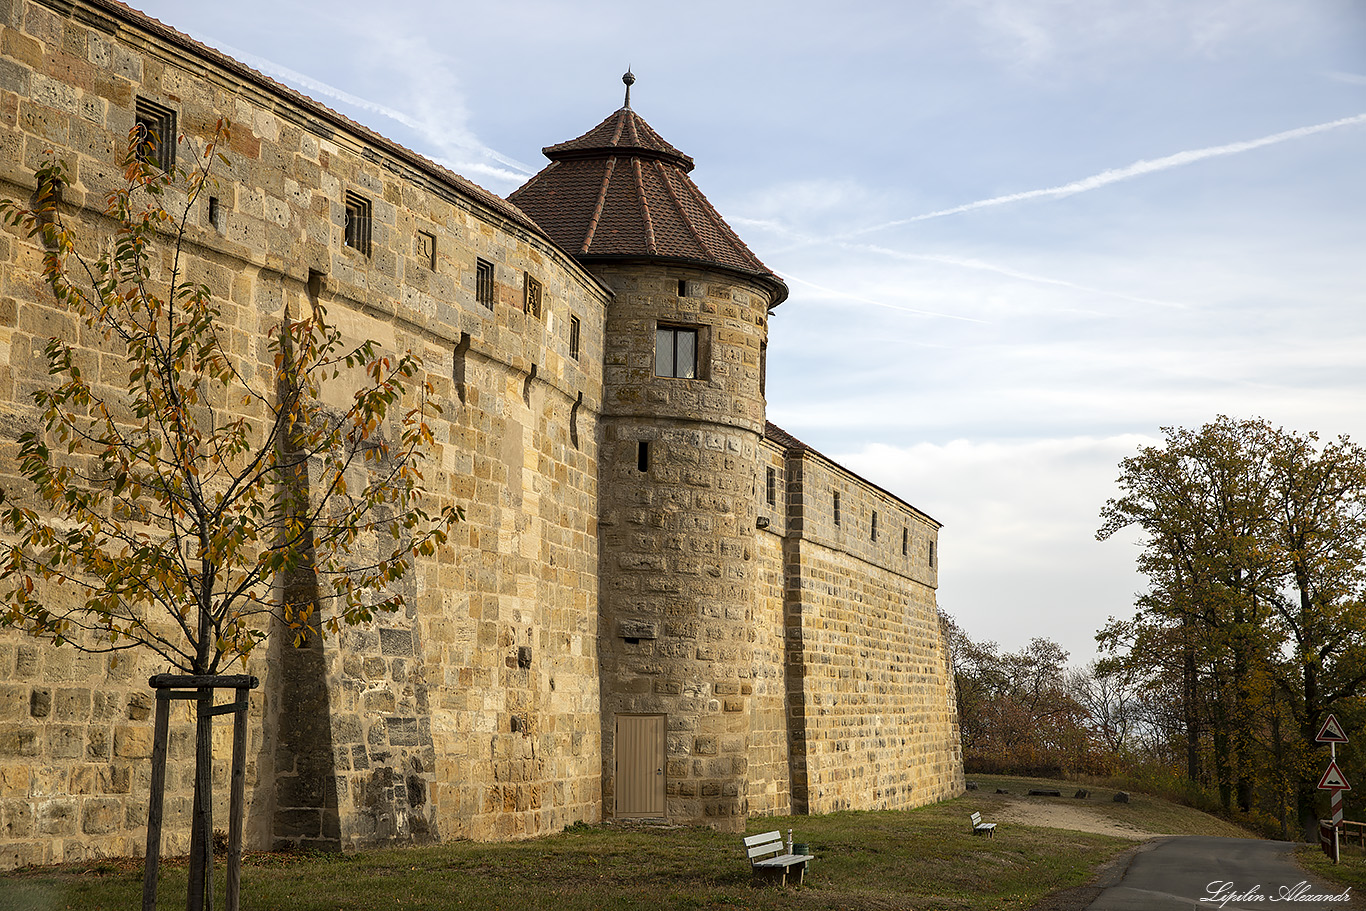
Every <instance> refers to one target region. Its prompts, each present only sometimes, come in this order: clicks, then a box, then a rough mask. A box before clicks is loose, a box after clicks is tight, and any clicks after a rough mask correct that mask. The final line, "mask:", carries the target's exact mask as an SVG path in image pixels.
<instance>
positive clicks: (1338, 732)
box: [1314, 715, 1347, 743]
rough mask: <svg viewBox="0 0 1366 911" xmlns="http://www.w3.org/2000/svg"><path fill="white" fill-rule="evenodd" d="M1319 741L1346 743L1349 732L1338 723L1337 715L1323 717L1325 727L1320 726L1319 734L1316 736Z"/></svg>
mask: <svg viewBox="0 0 1366 911" xmlns="http://www.w3.org/2000/svg"><path fill="white" fill-rule="evenodd" d="M1314 739H1315V740H1317V741H1318V742H1319V743H1346V742H1347V732H1346V731H1344V730H1343V729H1342V725H1340V724H1338V717H1337V716H1336V715H1329V716H1328V717H1327V718H1325V719H1323V727H1321V728H1319V736H1317V737H1315V738H1314Z"/></svg>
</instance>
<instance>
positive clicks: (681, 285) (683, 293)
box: [678, 278, 688, 297]
mask: <svg viewBox="0 0 1366 911" xmlns="http://www.w3.org/2000/svg"><path fill="white" fill-rule="evenodd" d="M678 296H679V297H687V296H688V283H687V282H686V281H684V280H683V279H681V278H680V279H679V280H678Z"/></svg>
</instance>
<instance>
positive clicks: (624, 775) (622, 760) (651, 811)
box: [616, 715, 665, 817]
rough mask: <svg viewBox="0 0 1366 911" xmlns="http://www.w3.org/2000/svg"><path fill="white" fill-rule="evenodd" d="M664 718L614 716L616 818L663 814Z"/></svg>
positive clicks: (653, 716)
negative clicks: (615, 740)
mask: <svg viewBox="0 0 1366 911" xmlns="http://www.w3.org/2000/svg"><path fill="white" fill-rule="evenodd" d="M664 717H665V716H663V715H618V716H617V781H616V795H617V801H616V803H617V807H616V814H617V816H619V817H627V816H660V817H662V816H663V815H664Z"/></svg>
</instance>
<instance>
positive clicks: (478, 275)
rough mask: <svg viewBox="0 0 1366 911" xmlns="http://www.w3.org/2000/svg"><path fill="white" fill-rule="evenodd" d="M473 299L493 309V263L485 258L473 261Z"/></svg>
mask: <svg viewBox="0 0 1366 911" xmlns="http://www.w3.org/2000/svg"><path fill="white" fill-rule="evenodd" d="M474 299H475V300H476V301H478V302H479V303H481V304H483V305H484V306H485V307H487V308H488V309H490V310H492V309H493V263H491V262H488V261H486V260H482V259H476V260H475V261H474Z"/></svg>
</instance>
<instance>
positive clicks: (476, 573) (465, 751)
mask: <svg viewBox="0 0 1366 911" xmlns="http://www.w3.org/2000/svg"><path fill="white" fill-rule="evenodd" d="M0 50H2V51H3V56H0V195H3V196H6V197H9V198H12V199H18V200H27V199H28V197H29V195H30V194H31V193H32V190H33V187H34V182H33V177H32V172H33V170H34V168H35V167H37V166H38V165H39V164H40V163H41V161H42V158H43V153H44V150H46V149H49V148H51V149H54V150H55V151H56V153H57V155H58V156H59V157H60V158H62V159H63V160H65V161H67V162H68V164H69V166H70V180H69V184H68V186H67V187H66V189H65V191H64V196H63V199H64V202H65V203H66V206H65V207H64V209H63V215H64V217H65V218H68V219H69V220H70V221H72V222H73V223H74V224H75V226H76V228H77V230H78V231H80V232H90V233H93V234H94V235H95V236H98V234H99V233H100V232H102V231H107V230H108V229H109V225H108V222H107V221H106V220H104V219H103V217H102V216H101V215H99V213H98V210H99V208H100V206H101V205H102V198H103V196H104V194H105V193H106V192H107V191H108V190H109V189H110V188H111V187H112V185H113V182H114V181H115V180H116V179H117V178H118V168H117V166H116V164H115V159H116V155H117V152H118V150H120V149H121V148H124V147H126V142H127V134H128V131H129V129H130V128H131V127H132V126H133V122H134V106H135V101H136V99H137V98H138V97H139V96H141V97H144V98H148V99H150V100H152V101H155V102H156V103H158V104H161V105H164V106H166V107H168V108H171V109H174V110H175V111H176V112H177V115H178V126H179V132H183V133H185V134H186V136H187V142H186V143H184V144H181V145H180V147H179V149H178V159H179V161H180V162H181V163H182V164H183V163H189V162H192V161H193V160H194V157H195V155H196V154H197V152H198V150H199V149H201V148H202V146H203V143H204V141H205V140H206V139H207V137H208V136H209V134H210V133H211V132H212V130H213V127H214V124H215V123H216V122H217V121H218V120H219V118H227V119H229V120H230V121H232V123H233V129H232V138H231V141H230V143H229V144H228V145H227V146H226V147H225V148H224V149H223V151H224V153H225V154H226V155H227V156H228V159H229V163H228V164H227V165H226V166H222V167H221V168H220V169H219V170H218V171H217V172H216V173H217V176H218V177H219V181H220V182H219V184H218V186H216V187H215V188H214V189H213V190H212V191H210V192H211V193H212V194H213V195H216V196H217V197H218V200H219V208H220V210H221V215H222V217H221V219H220V221H219V223H218V224H217V225H214V224H211V223H210V222H209V218H208V205H207V199H203V200H202V201H201V203H200V205H199V206H198V207H197V208H196V209H195V211H193V212H192V213H191V216H190V221H191V228H190V237H189V245H188V247H187V249H186V251H185V252H186V264H187V268H188V270H189V274H190V275H191V276H192V277H193V278H194V279H195V280H197V281H203V282H205V283H207V284H208V285H209V286H210V288H211V289H212V291H213V294H214V297H215V300H216V301H217V302H219V303H220V304H221V305H222V307H223V319H222V325H223V327H224V329H225V335H226V336H228V337H229V338H230V339H231V341H230V344H231V346H232V350H233V352H234V354H236V355H237V356H240V357H244V358H252V357H264V348H263V346H262V344H261V339H262V335H263V333H264V332H265V331H266V330H267V329H268V328H269V326H270V325H272V324H273V323H274V322H275V321H276V320H277V319H278V317H279V314H280V312H281V311H282V309H283V308H284V307H285V306H286V305H288V306H290V307H292V308H293V309H294V312H296V313H298V312H303V309H304V308H306V307H307V306H308V305H309V298H310V292H309V280H310V276H311V275H312V276H314V277H315V279H316V280H315V281H314V283H313V287H314V289H316V290H318V291H319V292H320V293H319V294H318V300H319V302H320V303H322V304H323V305H324V306H326V307H327V312H328V315H329V317H330V320H331V321H332V322H333V323H334V324H336V325H337V326H338V327H340V328H341V329H342V330H343V332H344V333H345V335H346V337H347V338H348V339H350V340H353V341H354V340H359V339H362V338H373V339H376V340H377V341H379V342H380V344H381V346H382V347H383V348H384V349H385V350H387V351H390V352H398V351H401V350H403V349H405V348H413V349H414V350H416V351H418V352H419V353H421V354H422V355H423V356H424V358H425V360H426V368H427V377H428V378H429V379H431V381H432V382H433V383H434V385H435V387H436V395H437V399H438V401H439V403H440V404H441V405H442V407H443V408H444V409H445V411H444V414H443V415H442V417H441V418H440V419H438V420H437V421H436V422H434V423H433V431H434V433H435V435H436V437H437V440H438V445H437V448H436V452H435V461H434V463H433V464H432V465H431V466H430V467H429V470H428V471H427V482H428V484H429V487H430V489H431V490H432V491H433V493H434V495H435V497H436V498H437V500H438V501H439V503H445V502H455V503H459V504H461V505H463V506H465V508H466V510H467V521H466V522H465V523H463V524H461V525H460V526H459V527H458V528H457V529H456V532H455V535H454V537H453V539H452V541H451V543H450V545H449V546H448V547H446V548H443V549H442V551H441V553H440V554H439V555H438V556H437V558H435V559H433V560H431V561H427V562H424V563H422V564H421V565H420V566H419V567H418V571H417V572H416V573H415V574H413V575H412V576H411V577H410V578H409V580H407V581H406V582H405V584H406V585H407V586H408V594H409V595H410V599H409V606H408V610H407V612H406V613H405V614H401V615H386V616H382V617H380V618H379V619H378V620H377V622H376V623H375V624H373V625H372V626H370V627H366V628H357V629H353V630H350V631H347V632H345V633H343V634H342V635H341V636H340V637H338V638H336V639H330V640H328V641H327V642H326V643H325V644H324V645H322V646H321V647H318V646H315V647H313V648H311V649H293V648H292V647H290V646H289V645H288V644H287V643H284V642H281V641H278V637H277V641H275V642H274V643H273V644H272V645H271V646H270V647H269V648H264V647H263V648H262V649H260V650H258V652H257V653H256V654H255V655H254V656H253V657H252V659H251V660H250V662H249V665H248V667H247V668H246V670H247V671H248V672H249V673H254V674H257V675H258V676H261V677H262V678H263V684H262V687H261V689H259V690H257V691H256V692H255V693H254V694H253V697H252V718H253V722H252V729H251V738H250V747H249V760H250V761H249V769H248V780H249V796H250V800H251V809H250V814H249V818H248V831H247V838H248V846H249V847H256V848H260V847H270V846H272V845H275V844H290V843H294V844H299V843H316V844H319V845H322V846H326V845H342V844H346V845H359V844H375V843H384V842H387V841H393V840H420V839H425V838H432V837H442V838H444V837H451V836H455V835H469V836H472V837H478V838H492V837H514V836H522V835H529V834H536V833H540V832H547V831H551V830H553V829H556V828H558V827H560V826H562V825H564V824H566V823H567V822H570V821H573V820H575V819H588V820H593V819H596V818H597V817H598V813H599V809H598V808H599V806H600V796H599V774H600V773H599V769H600V766H599V758H598V757H599V755H600V747H599V744H598V738H599V725H598V694H597V680H598V674H597V655H596V643H595V637H596V626H597V622H596V599H597V590H596V578H597V576H596V572H597V548H596V516H597V512H598V507H597V437H598V429H597V411H598V403H599V402H600V401H601V370H600V365H601V364H602V357H603V337H602V326H603V308H604V305H605V303H606V300H607V297H608V294H607V292H606V291H605V290H604V289H603V288H602V287H601V286H600V285H598V284H597V283H596V282H595V281H594V280H593V279H592V278H591V277H590V276H588V275H587V274H586V273H585V272H583V271H582V270H581V269H580V268H579V267H578V266H577V265H576V264H575V263H574V262H573V261H572V260H571V259H570V258H569V257H567V256H566V255H565V254H563V253H562V252H561V251H560V250H558V249H557V248H555V247H554V246H552V245H551V244H550V243H549V242H548V241H547V240H546V239H545V238H544V237H543V236H542V235H541V234H540V233H539V231H537V230H536V229H534V227H532V226H530V224H529V223H526V222H524V221H522V220H520V216H519V215H518V214H517V213H516V212H515V210H512V209H511V208H510V207H508V206H506V205H505V204H503V203H501V202H500V201H499V200H497V199H496V198H494V197H491V196H489V195H488V194H485V193H483V192H482V191H479V190H477V188H474V187H472V186H471V185H468V184H467V183H465V182H463V181H462V180H461V179H459V178H456V177H454V175H448V174H445V173H444V172H441V171H440V170H439V169H437V168H435V167H434V166H431V165H429V164H426V163H424V162H422V161H421V160H420V159H418V158H417V157H416V156H413V155H412V154H411V153H407V152H405V151H404V150H402V149H399V148H398V147H396V146H393V145H392V144H389V143H387V142H386V141H384V140H382V139H380V138H379V137H376V136H374V135H373V134H370V133H368V132H366V131H364V130H363V129H361V128H358V127H353V126H350V125H348V124H346V123H345V122H343V121H341V120H340V118H337V117H336V116H335V115H331V114H330V113H329V112H326V111H325V109H322V108H321V107H319V106H317V105H314V104H312V103H311V102H308V101H307V100H306V99H303V98H302V97H301V96H298V95H296V94H294V93H292V92H290V91H288V90H286V89H282V88H280V87H276V86H272V85H270V84H268V83H267V82H266V81H264V80H261V79H259V77H253V76H251V75H250V74H249V73H246V72H245V71H244V70H243V68H241V67H240V65H237V64H234V63H232V62H231V61H228V60H226V58H221V57H219V56H217V55H215V54H213V53H212V52H209V51H205V50H203V49H200V48H198V47H196V46H194V45H193V43H191V42H188V40H186V39H183V38H180V37H177V36H175V35H173V34H171V33H169V32H168V31H167V30H165V29H163V28H161V27H159V26H157V25H156V24H155V23H150V22H148V21H147V20H142V19H141V18H140V17H136V16H133V15H132V14H128V13H125V12H123V11H121V10H120V9H119V8H117V7H112V6H108V5H105V4H103V3H100V2H91V3H78V4H76V5H74V6H72V5H70V4H58V3H53V4H52V5H50V6H49V5H47V4H44V3H37V2H27V3H14V4H10V5H8V6H6V7H4V9H3V10H0ZM347 191H351V192H354V193H359V194H362V195H363V196H365V197H366V198H367V199H368V201H369V202H370V204H371V206H372V234H371V250H370V253H369V255H368V256H367V255H364V254H362V253H361V252H359V251H358V250H355V249H352V248H350V247H347V246H346V245H345V244H344V224H345V198H346V195H345V194H346V192H347ZM207 195H208V194H206V196H207ZM175 201H176V200H175V196H174V194H172V195H171V198H170V200H169V204H174V203H175ZM423 235H425V237H424V236H423ZM433 243H434V244H435V255H433V253H432V248H431V245H432V244H433ZM38 253H39V251H38V249H37V248H36V247H35V246H34V244H32V243H30V242H29V241H27V240H26V239H22V238H20V237H19V236H18V235H17V234H16V232H14V231H13V230H8V231H6V232H5V233H4V234H3V235H0V413H2V414H3V415H4V417H5V420H4V422H3V430H0V466H4V470H6V471H12V470H13V468H12V466H13V465H14V464H15V460H14V453H15V451H16V448H17V443H16V434H17V433H18V432H20V431H22V430H23V429H25V428H27V427H30V426H32V425H33V413H32V411H31V406H30V405H29V395H28V394H29V392H31V390H32V389H33V388H34V387H35V385H36V384H40V383H43V382H46V365H45V363H44V362H43V360H42V357H41V350H42V346H43V344H44V343H45V339H46V338H47V337H48V336H50V335H53V334H65V335H66V337H68V338H72V339H75V338H77V335H76V333H77V331H78V330H77V328H76V325H75V323H74V321H73V320H72V319H71V318H70V316H69V315H67V314H65V313H62V312H60V311H59V310H57V309H56V308H55V307H54V305H53V303H52V300H51V297H50V295H49V294H48V293H47V291H46V290H45V288H44V287H43V285H42V282H41V280H40V276H39V273H38V270H39V268H40V258H39V255H38ZM476 258H481V259H484V260H486V261H488V262H490V263H492V264H493V265H494V269H495V295H496V300H495V302H494V307H493V308H492V309H488V308H486V307H484V306H483V305H481V304H480V303H478V302H476V300H475V279H476ZM157 266H158V267H159V268H164V266H165V263H164V261H163V262H161V263H158V264H157ZM527 274H530V275H532V276H533V277H535V278H536V279H538V280H539V282H540V283H541V285H542V288H543V302H542V312H541V316H540V317H539V318H536V317H531V316H528V315H526V314H524V313H523V307H522V305H523V293H524V291H523V289H524V277H525V275H527ZM571 315H574V316H577V317H578V319H579V321H580V346H581V347H580V351H579V355H578V357H577V358H575V357H573V356H572V354H571V353H570V351H569V342H568V327H569V317H570V316H571ZM97 356H98V355H96V354H95V353H93V352H92V353H91V357H92V358H93V357H97ZM116 367H117V365H116V364H112V363H111V364H110V368H109V369H110V371H111V373H116V372H117V371H116V369H115V368H116ZM111 382H113V383H115V384H117V383H118V382H119V380H118V378H117V376H114V377H113V378H112V380H111ZM326 394H327V396H329V397H330V398H331V400H333V401H334V402H335V403H337V404H341V403H342V402H344V401H345V400H346V397H347V393H346V389H345V388H344V387H343V386H342V385H341V384H340V383H334V384H329V386H328V387H327V389H326ZM576 405H577V407H576ZM15 480H16V479H15V478H14V477H13V476H12V475H11V476H7V477H5V478H4V479H3V483H4V484H5V486H6V488H7V489H11V490H13V489H14V483H15ZM164 670H166V668H165V667H164V666H163V665H159V664H157V663H156V662H153V661H150V660H145V659H133V660H129V659H127V658H125V660H124V661H123V662H122V663H121V664H119V665H118V666H117V667H114V668H111V667H110V662H109V661H108V659H107V658H103V657H87V656H82V655H79V654H77V653H76V652H74V651H72V650H70V649H55V648H53V647H51V646H49V645H46V644H43V643H37V642H34V641H32V640H27V639H24V638H22V637H20V636H18V635H16V634H13V633H4V634H0V681H2V682H0V866H15V865H19V864H24V863H45V862H52V861H60V860H69V859H79V858H82V857H86V856H93V855H102V854H129V853H139V852H140V851H141V849H142V845H143V839H144V835H143V831H144V830H143V826H144V824H145V819H146V800H147V778H148V763H147V758H148V756H149V755H150V750H151V726H150V718H149V716H150V708H151V704H152V703H151V694H150V691H149V690H148V689H147V687H146V678H147V676H148V675H149V674H150V673H153V672H158V671H164ZM234 670H238V669H237V668H234ZM186 711H187V710H185V709H184V708H183V705H182V706H178V707H177V710H176V713H177V714H176V717H177V721H176V723H174V724H173V726H172V738H171V745H170V766H169V770H168V781H169V785H170V793H169V800H168V814H167V841H166V848H167V850H168V851H170V852H172V853H174V852H176V851H182V850H184V848H185V844H184V841H185V837H186V836H185V835H184V833H185V832H186V831H187V827H186V823H187V819H188V802H189V790H188V789H189V783H190V774H191V769H192V766H193V759H192V755H191V752H192V736H191V733H190V727H189V724H188V715H186V714H185V713H186ZM182 715H184V716H185V717H180V716H182ZM305 722H306V723H305ZM228 730H229V728H228V726H227V725H221V726H220V727H219V729H218V731H217V735H216V736H217V741H218V748H217V755H218V756H219V757H220V762H219V763H218V766H219V768H216V780H217V781H218V782H219V783H220V784H221V785H222V786H223V787H222V793H221V794H219V795H218V797H217V798H216V802H217V804H218V806H219V808H220V810H219V816H218V820H219V821H220V824H221V822H222V821H223V820H224V818H225V816H224V814H225V808H226V805H227V800H226V765H225V764H226V757H227V755H228V750H227V740H226V738H227V736H228V733H227V732H228ZM301 758H303V759H307V760H308V761H307V762H301V761H300V760H301Z"/></svg>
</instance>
